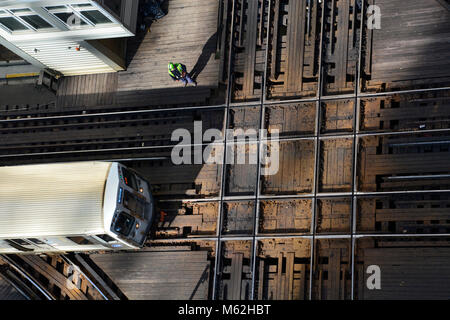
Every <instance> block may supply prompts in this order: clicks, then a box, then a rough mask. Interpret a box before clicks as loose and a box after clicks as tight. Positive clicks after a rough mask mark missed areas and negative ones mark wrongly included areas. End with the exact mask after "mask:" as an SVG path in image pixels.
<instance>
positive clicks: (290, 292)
mask: <svg viewBox="0 0 450 320" xmlns="http://www.w3.org/2000/svg"><path fill="white" fill-rule="evenodd" d="M294 257H295V253H294V252H288V253H287V254H286V289H285V293H286V295H285V297H284V299H285V300H293V298H294Z"/></svg>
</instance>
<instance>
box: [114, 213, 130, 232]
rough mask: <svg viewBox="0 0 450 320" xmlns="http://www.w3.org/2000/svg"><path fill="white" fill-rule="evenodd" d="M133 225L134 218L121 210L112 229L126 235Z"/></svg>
mask: <svg viewBox="0 0 450 320" xmlns="http://www.w3.org/2000/svg"><path fill="white" fill-rule="evenodd" d="M133 225H134V218H133V217H132V216H130V215H129V214H126V213H125V212H121V213H120V214H119V217H118V218H117V221H116V224H115V226H114V231H116V232H118V233H120V234H122V235H124V236H128V234H129V233H130V231H131V228H132V227H133Z"/></svg>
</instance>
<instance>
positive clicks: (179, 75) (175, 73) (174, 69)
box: [169, 62, 197, 87]
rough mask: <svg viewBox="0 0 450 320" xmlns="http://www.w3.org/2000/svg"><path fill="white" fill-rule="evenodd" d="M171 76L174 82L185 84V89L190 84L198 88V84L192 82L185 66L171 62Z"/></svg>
mask: <svg viewBox="0 0 450 320" xmlns="http://www.w3.org/2000/svg"><path fill="white" fill-rule="evenodd" d="M169 76H170V77H171V78H172V79H173V80H174V81H181V82H183V83H184V86H185V87H186V86H187V84H188V83H193V84H194V86H197V82H195V81H194V80H192V78H191V77H190V76H189V73H187V72H186V66H185V65H184V64H181V63H173V62H169Z"/></svg>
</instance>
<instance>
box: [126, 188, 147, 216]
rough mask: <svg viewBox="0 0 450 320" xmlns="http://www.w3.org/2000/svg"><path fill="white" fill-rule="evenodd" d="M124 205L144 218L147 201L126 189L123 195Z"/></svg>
mask: <svg viewBox="0 0 450 320" xmlns="http://www.w3.org/2000/svg"><path fill="white" fill-rule="evenodd" d="M123 205H124V206H125V208H127V209H128V210H130V211H131V212H133V213H135V214H137V215H138V216H139V217H141V218H144V210H145V203H144V202H143V201H141V200H139V199H138V198H137V197H136V196H135V195H134V194H132V193H131V192H128V191H126V190H125V194H124V197H123Z"/></svg>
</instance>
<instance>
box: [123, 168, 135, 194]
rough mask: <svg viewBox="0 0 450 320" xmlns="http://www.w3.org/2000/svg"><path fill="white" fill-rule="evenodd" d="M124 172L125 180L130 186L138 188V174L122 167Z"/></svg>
mask: <svg viewBox="0 0 450 320" xmlns="http://www.w3.org/2000/svg"><path fill="white" fill-rule="evenodd" d="M122 174H123V182H125V184H126V185H127V186H129V187H130V188H132V189H134V190H137V189H138V185H137V181H136V176H135V175H134V174H133V173H132V172H131V171H130V170H128V169H126V168H122Z"/></svg>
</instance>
